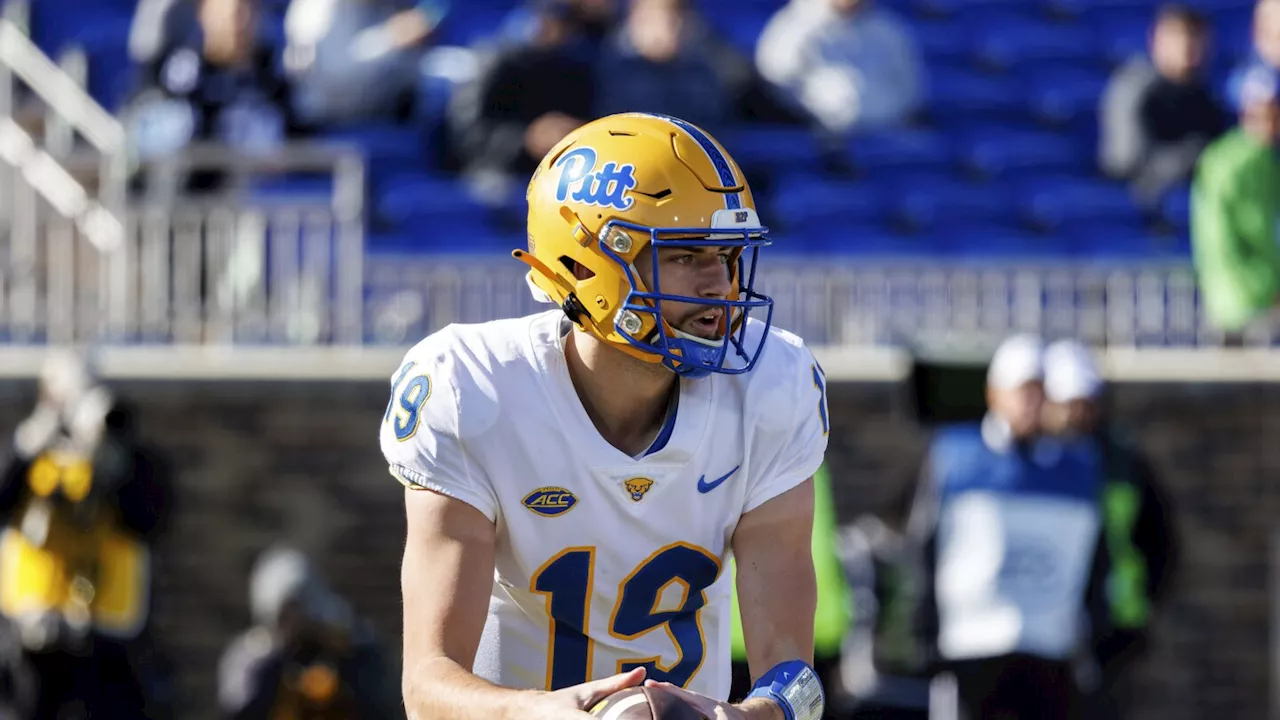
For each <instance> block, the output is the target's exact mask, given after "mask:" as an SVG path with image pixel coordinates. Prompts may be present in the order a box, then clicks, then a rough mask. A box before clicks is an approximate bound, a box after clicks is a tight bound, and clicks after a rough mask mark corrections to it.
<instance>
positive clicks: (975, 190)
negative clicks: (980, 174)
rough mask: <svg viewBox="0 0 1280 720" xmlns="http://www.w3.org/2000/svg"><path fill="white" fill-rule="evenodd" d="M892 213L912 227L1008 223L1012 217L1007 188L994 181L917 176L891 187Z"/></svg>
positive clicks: (1012, 204)
mask: <svg viewBox="0 0 1280 720" xmlns="http://www.w3.org/2000/svg"><path fill="white" fill-rule="evenodd" d="M889 197H891V198H894V212H895V213H896V214H897V215H898V216H899V217H900V218H901V219H902V220H904V221H906V222H907V223H909V224H910V225H912V226H915V227H920V228H931V229H932V228H938V227H942V228H946V227H950V226H953V225H955V224H956V223H966V222H980V223H986V222H1008V221H1009V220H1011V219H1012V218H1013V217H1014V203H1013V198H1012V193H1011V192H1010V191H1009V188H1006V187H1004V186H1002V185H1000V184H995V183H969V182H962V181H959V180H953V179H948V178H930V177H920V178H917V179H913V180H910V181H908V182H903V183H896V184H894V185H893V186H891V191H890V193H889Z"/></svg>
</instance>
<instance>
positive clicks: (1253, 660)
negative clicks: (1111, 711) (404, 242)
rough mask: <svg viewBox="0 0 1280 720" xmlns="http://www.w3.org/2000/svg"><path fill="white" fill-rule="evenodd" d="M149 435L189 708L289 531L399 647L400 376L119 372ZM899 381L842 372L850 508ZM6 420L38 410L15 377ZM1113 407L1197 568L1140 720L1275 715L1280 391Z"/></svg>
mask: <svg viewBox="0 0 1280 720" xmlns="http://www.w3.org/2000/svg"><path fill="white" fill-rule="evenodd" d="M115 387H116V388H117V390H118V391H119V392H120V393H121V394H122V395H123V396H125V397H127V398H129V399H131V400H132V401H134V402H135V404H136V405H137V407H138V409H139V419H140V425H141V429H142V431H143V433H144V435H145V437H147V438H148V439H149V440H150V441H151V442H153V443H154V444H156V445H158V446H159V447H161V448H162V449H163V450H164V451H165V452H166V453H167V454H168V455H169V456H170V458H171V459H172V460H173V461H174V463H175V465H176V466H177V469H178V498H177V501H178V507H177V512H176V516H175V518H174V522H173V525H172V527H171V530H170V533H169V535H168V537H167V540H166V543H165V546H164V549H163V551H162V553H161V557H160V559H159V563H158V567H157V575H158V585H157V587H158V594H157V604H156V610H155V617H156V627H157V630H158V633H159V637H160V638H161V641H162V642H163V644H164V647H165V648H166V649H167V651H168V652H169V653H170V654H171V656H172V658H173V661H174V663H175V664H176V666H177V670H178V673H179V675H180V683H181V692H180V693H179V696H180V697H181V698H183V699H184V702H185V703H186V704H187V707H186V709H187V710H188V712H186V713H184V717H191V718H201V719H203V718H212V717H213V716H214V715H213V713H212V712H211V708H212V707H213V698H214V695H213V690H214V673H215V668H216V662H217V658H218V654H219V653H220V651H221V648H222V646H223V643H224V642H225V641H226V639H227V638H229V637H230V636H232V635H233V634H234V633H236V632H238V631H239V630H241V629H242V628H244V627H245V626H246V624H247V623H248V620H249V618H248V610H247V606H246V605H247V600H246V576H247V572H248V569H249V567H250V565H251V563H252V560H253V557H254V554H255V553H256V552H257V551H258V550H259V549H260V548H262V547H264V546H265V545H267V544H268V543H269V542H271V541H272V540H273V539H275V538H277V537H280V536H287V537H290V538H292V539H294V540H295V541H296V542H298V543H299V544H301V545H302V546H303V547H304V548H306V549H307V550H309V551H311V552H313V553H314V554H316V555H317V556H318V558H319V562H320V564H321V566H322V567H323V569H324V570H325V572H326V573H327V574H328V576H329V577H330V578H331V580H332V582H333V584H334V585H335V586H336V587H337V588H338V589H339V590H341V591H342V592H344V593H345V594H347V595H348V597H350V598H351V599H353V600H354V601H355V603H356V605H357V606H358V607H359V608H360V610H361V611H362V612H364V613H366V614H368V615H369V616H371V617H372V618H373V619H374V620H375V622H376V624H377V627H378V629H379V630H380V632H381V635H382V636H383V638H385V640H386V641H387V643H388V646H389V648H390V649H391V651H392V653H393V655H395V656H398V654H399V647H398V637H399V624H400V599H399V589H398V588H399V579H398V563H399V558H400V552H401V548H402V543H403V531H404V525H403V519H402V505H401V488H400V486H399V485H398V484H397V483H396V482H395V481H394V480H393V479H392V478H390V477H389V476H388V475H387V474H386V471H385V469H384V467H385V466H384V463H383V461H382V458H381V456H380V453H379V450H378V447H377V440H376V430H377V424H378V422H379V421H380V419H381V415H382V413H383V410H384V408H385V403H386V399H387V396H386V392H387V391H386V384H385V382H372V381H368V382H366V381H360V382H319V381H295V382H244V381H237V382H227V381H222V382H218V381H123V382H119V383H117V384H116V385H115ZM908 387H909V385H908V384H907V383H904V382H897V383H889V382H875V383H852V382H846V383H834V382H833V383H832V387H831V390H830V393H831V395H830V409H831V414H832V417H833V421H834V428H833V431H832V442H831V452H830V455H829V458H830V467H831V469H832V471H833V473H834V476H835V477H836V478H837V479H838V483H839V484H838V487H839V488H840V492H841V496H840V499H839V510H840V514H841V517H842V519H843V520H850V519H852V518H853V517H855V516H856V515H857V514H859V513H862V512H866V511H869V510H874V509H877V508H880V507H883V506H885V505H886V504H887V503H889V502H890V501H891V499H892V498H893V496H894V494H895V493H896V492H898V491H899V490H900V488H901V487H902V485H901V484H902V483H903V482H905V481H906V480H907V479H908V478H909V477H910V476H911V475H912V473H913V472H914V470H915V467H916V463H917V462H918V459H919V454H920V451H921V449H922V447H923V442H924V438H925V435H924V431H923V430H921V429H920V428H919V427H918V426H917V425H916V423H915V422H914V414H913V412H912V408H913V404H912V402H911V401H910V399H911V397H912V393H910V392H909V391H908V390H907V388H908ZM0 398H2V399H3V402H2V403H0V428H5V429H6V431H7V429H9V428H11V427H12V426H13V425H14V424H15V423H16V422H17V421H18V420H20V419H21V417H23V416H24V415H25V414H26V413H27V412H28V411H29V408H30V406H31V402H32V399H33V386H32V384H31V383H30V382H29V381H26V380H16V379H10V380H4V381H0ZM1114 403H1115V407H1116V409H1117V411H1118V413H1119V417H1120V418H1122V419H1123V421H1124V422H1125V424H1126V425H1128V426H1129V427H1131V428H1133V429H1135V430H1136V431H1137V432H1138V433H1139V434H1140V436H1141V438H1142V440H1143V442H1144V444H1145V445H1146V447H1147V448H1148V449H1149V450H1150V452H1151V453H1152V454H1153V456H1154V462H1155V465H1156V467H1157V468H1158V470H1159V471H1160V472H1161V473H1162V474H1163V476H1164V478H1165V480H1166V482H1167V484H1168V485H1169V487H1170V488H1171V491H1172V494H1173V496H1174V501H1175V502H1176V504H1177V519H1178V521H1179V522H1180V524H1181V527H1182V529H1183V541H1184V547H1185V565H1184V569H1183V572H1182V573H1181V575H1180V577H1179V579H1178V582H1177V589H1176V595H1175V600H1174V602H1173V604H1172V606H1171V608H1170V610H1169V612H1168V613H1166V614H1165V615H1164V617H1163V618H1162V620H1161V622H1160V626H1159V629H1158V631H1157V632H1156V634H1155V644H1154V647H1153V658H1152V661H1151V662H1150V663H1148V664H1147V665H1146V666H1145V667H1144V668H1143V669H1142V671H1141V672H1140V675H1139V683H1138V685H1139V687H1138V696H1139V703H1138V704H1139V706H1140V708H1141V712H1139V713H1138V714H1137V715H1136V716H1135V717H1136V718H1138V719H1139V720H1143V719H1146V720H1155V719H1156V718H1159V719H1160V720H1183V719H1185V720H1193V719H1199V718H1206V717H1248V718H1261V717H1265V716H1266V714H1267V707H1266V705H1267V697H1268V692H1267V675H1268V668H1269V664H1270V663H1269V658H1268V648H1267V637H1268V625H1267V623H1268V620H1267V614H1268V608H1269V599H1268V590H1267V580H1266V578H1267V563H1268V555H1267V552H1268V537H1269V536H1270V534H1271V533H1272V532H1273V530H1274V529H1275V527H1276V519H1277V518H1280V484H1278V483H1277V482H1276V480H1275V478H1276V477H1280V443H1277V442H1276V441H1275V438H1277V437H1280V386H1276V385H1269V384H1243V383H1224V384H1201V385H1191V384H1166V383H1159V384H1156V383H1126V384H1121V385H1119V386H1117V387H1116V388H1115V392H1114Z"/></svg>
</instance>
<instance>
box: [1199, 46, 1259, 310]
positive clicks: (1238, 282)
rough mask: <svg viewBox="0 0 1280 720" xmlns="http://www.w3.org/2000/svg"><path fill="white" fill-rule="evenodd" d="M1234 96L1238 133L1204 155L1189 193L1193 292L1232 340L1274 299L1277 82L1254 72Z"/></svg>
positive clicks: (1231, 135) (1228, 135) (1215, 144)
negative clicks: (1196, 282)
mask: <svg viewBox="0 0 1280 720" xmlns="http://www.w3.org/2000/svg"><path fill="white" fill-rule="evenodd" d="M1240 97H1241V103H1240V104H1241V108H1242V109H1241V117H1240V126H1239V127H1237V128H1236V129H1234V130H1232V131H1230V132H1228V133H1227V134H1225V135H1223V136H1222V137H1221V138H1219V139H1218V140H1216V141H1214V142H1213V143H1212V144H1211V145H1210V146H1209V147H1208V148H1206V149H1205V152H1204V154H1203V155H1202V156H1201V158H1200V162H1199V167H1198V169H1197V172H1196V178H1195V180H1194V182H1193V184H1192V191H1191V242H1192V255H1193V258H1194V261H1195V267H1196V273H1197V275H1198V276H1199V284H1200V293H1201V296H1202V298H1203V301H1204V305H1205V309H1206V311H1207V312H1208V315H1209V318H1210V320H1211V321H1212V322H1213V323H1214V325H1216V326H1217V327H1218V328H1219V329H1221V330H1223V331H1225V332H1227V333H1232V334H1235V333H1239V332H1240V331H1242V330H1243V329H1244V327H1245V326H1246V325H1247V324H1248V323H1249V321H1251V320H1253V319H1254V318H1256V317H1258V316H1260V315H1262V314H1264V313H1266V312H1267V311H1268V310H1270V309H1271V308H1272V307H1274V306H1275V305H1276V300H1277V295H1280V228H1278V227H1277V224H1276V223H1277V219H1278V218H1280V157H1277V154H1276V152H1277V151H1276V147H1275V145H1276V140H1277V137H1278V136H1280V76H1277V74H1276V72H1275V71H1274V70H1271V69H1269V68H1266V69H1264V68H1258V69H1256V70H1254V71H1253V72H1251V73H1250V74H1249V76H1247V77H1246V78H1245V80H1244V81H1243V83H1242V86H1241V91H1240Z"/></svg>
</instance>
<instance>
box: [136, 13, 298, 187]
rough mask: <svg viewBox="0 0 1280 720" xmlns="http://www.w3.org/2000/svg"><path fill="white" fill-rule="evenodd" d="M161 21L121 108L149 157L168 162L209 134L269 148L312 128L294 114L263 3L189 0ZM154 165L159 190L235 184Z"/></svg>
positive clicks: (152, 180) (245, 148)
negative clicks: (269, 38) (181, 175)
mask: <svg viewBox="0 0 1280 720" xmlns="http://www.w3.org/2000/svg"><path fill="white" fill-rule="evenodd" d="M174 18H176V19H174ZM192 20H194V23H192V22H191V21H192ZM156 22H159V23H161V27H160V30H158V31H155V32H152V33H150V35H151V37H149V38H148V41H147V43H145V47H144V48H140V49H139V51H138V54H137V56H138V57H139V58H142V61H141V62H140V63H139V64H138V65H137V66H136V67H135V69H134V74H135V81H134V88H133V90H132V92H131V93H130V99H129V101H128V102H127V103H126V107H125V109H124V111H123V112H122V113H121V119H122V121H123V123H124V125H125V127H126V129H127V131H128V133H129V136H130V138H131V140H132V142H133V145H134V147H135V149H136V150H137V153H138V156H139V158H140V159H142V160H143V161H159V160H163V159H164V158H166V157H168V156H170V155H172V154H174V153H177V152H179V151H181V150H182V149H183V148H186V147H188V146H189V145H190V144H192V143H195V142H201V141H205V142H216V143H223V144H225V145H227V146H228V147H231V148H234V149H235V150H237V151H239V152H243V153H269V152H272V151H275V150H278V149H279V148H280V147H281V146H282V145H283V143H284V142H285V141H286V140H287V139H289V138H292V137H299V136H302V135H305V134H307V133H308V132H309V130H308V128H306V127H304V125H303V123H302V122H301V121H300V120H299V119H298V117H297V115H296V114H295V112H294V109H293V108H294V105H293V102H292V97H291V96H292V92H293V90H292V86H291V85H290V82H289V80H288V78H287V77H286V76H285V73H284V68H283V65H282V62H281V59H280V49H279V48H277V47H274V46H273V45H272V44H271V43H270V42H267V39H266V37H265V33H264V32H263V31H262V27H263V25H264V22H263V20H262V19H261V8H260V7H259V3H258V0H195V2H194V5H193V4H192V0H182V1H181V2H178V3H176V4H175V5H174V7H172V8H171V9H170V10H169V11H168V12H167V13H162V14H159V17H158V19H157V20H156ZM140 34H141V33H140ZM140 44H141V43H140ZM152 170H154V171H155V173H154V175H153V176H151V177H147V178H146V190H147V192H148V193H149V194H150V195H152V196H154V197H163V196H164V195H165V194H167V193H171V192H173V191H175V190H178V189H182V188H185V189H186V190H187V191H188V192H211V191H216V190H222V189H225V188H226V187H227V185H228V183H229V181H230V176H229V175H228V174H227V173H226V172H219V171H215V170H205V169H197V170H196V171H194V172H191V173H190V174H189V175H188V176H186V177H184V178H182V179H181V180H174V179H171V178H167V177H162V176H161V173H162V172H172V168H170V167H166V166H163V165H161V166H157V167H153V168H152ZM157 193H159V195H157Z"/></svg>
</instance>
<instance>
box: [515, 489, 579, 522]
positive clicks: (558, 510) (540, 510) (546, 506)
mask: <svg viewBox="0 0 1280 720" xmlns="http://www.w3.org/2000/svg"><path fill="white" fill-rule="evenodd" d="M523 502H524V506H525V507H527V508H529V509H530V510H532V511H533V512H535V513H537V514H539V515H541V516H543V517H555V516H557V515H563V514H565V513H567V512H569V511H570V510H572V509H573V506H574V505H577V504H578V496H577V495H574V494H573V493H571V492H569V491H568V490H565V489H564V488H562V487H540V488H538V489H537V490H534V491H533V492H531V493H529V494H528V495H525V496H524V501H523Z"/></svg>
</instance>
